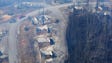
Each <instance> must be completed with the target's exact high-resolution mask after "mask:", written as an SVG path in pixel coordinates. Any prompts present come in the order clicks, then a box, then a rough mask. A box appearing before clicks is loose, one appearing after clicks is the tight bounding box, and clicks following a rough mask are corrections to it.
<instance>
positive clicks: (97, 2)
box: [96, 0, 100, 10]
mask: <svg viewBox="0 0 112 63" xmlns="http://www.w3.org/2000/svg"><path fill="white" fill-rule="evenodd" d="M99 4H100V1H99V0H97V1H96V10H98V6H99Z"/></svg>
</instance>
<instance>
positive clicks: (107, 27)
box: [65, 9, 112, 63]
mask: <svg viewBox="0 0 112 63" xmlns="http://www.w3.org/2000/svg"><path fill="white" fill-rule="evenodd" d="M66 39H67V45H68V53H69V57H68V60H67V61H66V62H65V63H112V16H110V15H104V14H103V13H91V12H88V11H85V10H76V9H74V12H73V13H72V14H71V15H70V16H69V21H68V27H67V30H66Z"/></svg>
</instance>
